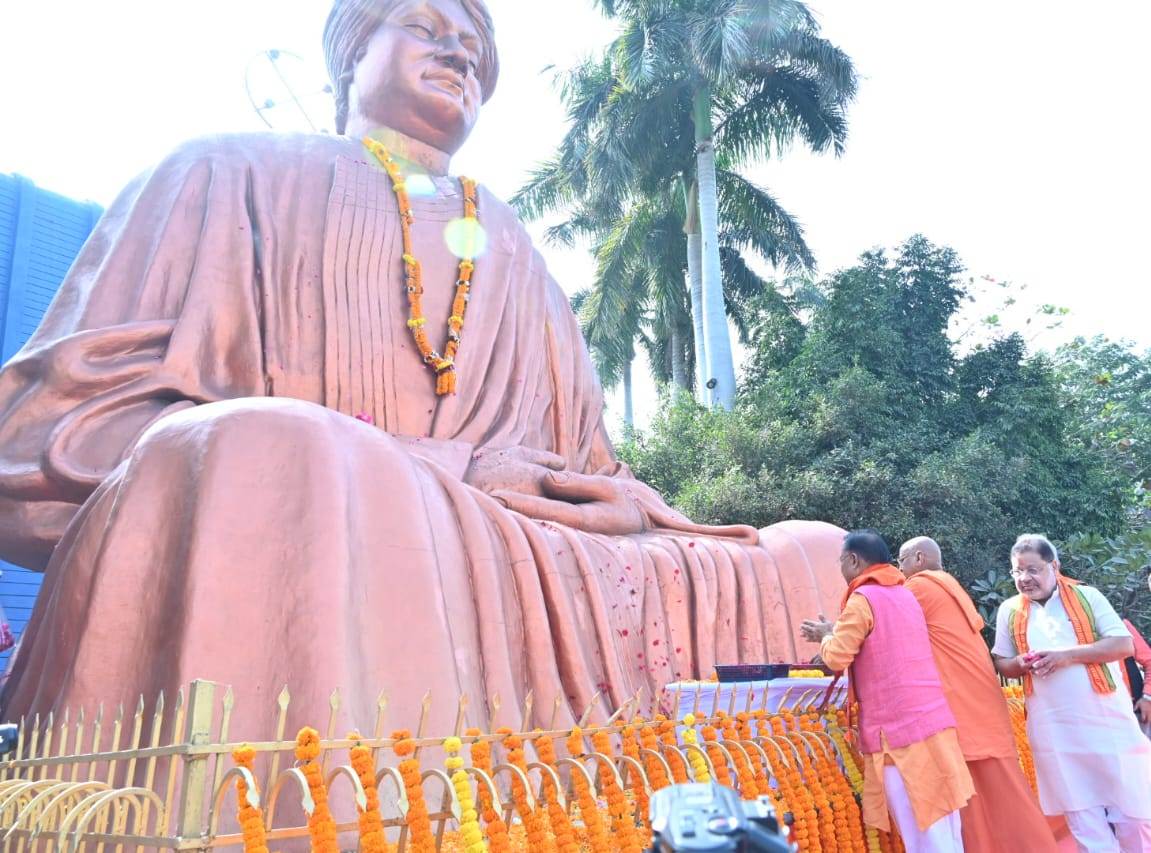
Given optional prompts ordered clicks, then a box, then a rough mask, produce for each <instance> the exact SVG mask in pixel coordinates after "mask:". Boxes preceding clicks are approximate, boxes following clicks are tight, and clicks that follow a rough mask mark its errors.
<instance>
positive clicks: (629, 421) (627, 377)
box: [623, 358, 635, 430]
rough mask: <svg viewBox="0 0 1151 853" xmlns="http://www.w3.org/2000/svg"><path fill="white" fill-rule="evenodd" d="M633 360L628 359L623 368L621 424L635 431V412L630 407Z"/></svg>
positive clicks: (631, 406)
mask: <svg viewBox="0 0 1151 853" xmlns="http://www.w3.org/2000/svg"><path fill="white" fill-rule="evenodd" d="M633 361H635V359H634V358H629V359H628V361H627V364H625V365H624V368H623V424H624V427H625V428H627V429H629V430H632V429H635V410H634V408H633V405H632V402H633V401H632V390H631V366H632V362H633Z"/></svg>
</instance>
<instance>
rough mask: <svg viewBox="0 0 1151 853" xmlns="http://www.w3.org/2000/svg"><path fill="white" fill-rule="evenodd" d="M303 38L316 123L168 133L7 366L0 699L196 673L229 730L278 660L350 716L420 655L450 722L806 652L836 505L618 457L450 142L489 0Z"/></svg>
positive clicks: (153, 689)
mask: <svg viewBox="0 0 1151 853" xmlns="http://www.w3.org/2000/svg"><path fill="white" fill-rule="evenodd" d="M325 51H326V55H327V59H328V64H329V68H330V70H331V73H332V77H333V81H334V83H335V88H336V94H337V105H338V115H339V120H338V125H339V131H340V135H338V136H325V135H274V134H251V135H236V136H220V137H212V138H208V139H204V140H200V141H196V142H193V143H190V144H188V145H186V146H184V147H182V148H180V149H179V150H177V151H176V152H175V153H173V154H172V155H171V156H170V157H168V159H166V160H165V161H164V162H163V163H161V164H160V165H159V166H158V167H156V168H155V169H154V170H153V171H151V172H150V173H149V174H147V175H145V176H144V177H142V178H141V179H139V180H138V181H137V182H135V183H134V184H132V185H131V186H130V187H128V188H127V189H126V190H125V191H124V193H123V194H122V195H121V196H120V198H119V199H118V200H117V201H116V202H115V204H114V205H112V207H111V208H110V209H109V211H108V212H107V214H106V215H105V216H104V218H103V220H102V221H101V222H100V224H99V226H98V227H97V229H96V231H95V233H94V234H93V235H92V237H91V239H90V241H89V242H88V244H87V246H86V247H85V248H84V250H83V252H82V253H81V255H80V256H79V258H78V259H77V261H76V263H75V265H74V267H73V268H72V270H71V272H70V274H69V275H68V278H67V280H66V281H65V282H64V284H63V286H62V288H61V290H60V293H59V295H58V296H57V298H56V300H55V302H54V303H53V305H52V307H51V309H50V310H49V312H48V314H47V316H46V317H45V318H44V322H43V324H42V326H41V327H40V329H39V331H38V332H37V333H36V334H35V336H34V337H33V338H32V340H31V341H29V343H28V345H27V346H26V347H25V348H24V349H23V350H22V351H21V352H20V353H19V354H18V355H17V356H16V358H14V359H13V360H12V361H11V362H10V363H9V364H8V365H7V366H6V367H5V368H4V370H3V372H2V373H0V556H3V557H4V558H5V559H8V560H12V561H14V562H16V563H19V564H22V565H25V566H29V567H33V568H38V569H44V570H45V571H46V577H45V582H44V586H43V591H42V593H41V597H40V600H39V602H38V604H37V607H36V610H35V613H34V615H33V617H32V620H31V622H30V624H29V626H28V628H27V631H26V633H25V635H24V637H23V641H22V647H21V649H20V651H19V654H18V656H17V658H16V660H15V662H14V665H13V668H12V670H11V673H10V677H9V679H8V682H7V685H6V687H5V691H4V694H3V697H2V702H3V709H2V710H3V715H4V716H5V717H7V718H15V717H18V716H19V715H21V714H26V713H29V712H33V711H39V712H46V711H48V710H52V709H61V708H63V707H71V708H72V710H73V713H75V711H76V710H77V708H78V707H80V706H85V707H87V708H89V709H91V708H92V707H94V705H95V704H96V703H97V702H102V703H103V704H104V705H105V707H114V706H115V704H116V703H120V702H122V703H124V705H125V706H126V707H128V708H131V707H132V706H133V705H134V704H135V702H136V699H137V697H138V696H139V695H140V694H144V695H145V696H148V697H151V696H154V695H156V694H157V693H158V692H159V691H161V690H163V691H166V692H167V693H168V695H169V696H171V693H172V691H174V690H176V689H178V688H179V687H180V686H181V685H186V684H187V683H188V682H189V681H190V680H192V679H196V678H199V679H208V680H213V681H218V682H223V683H227V684H230V685H232V687H233V689H234V690H235V691H236V694H237V703H236V711H235V714H234V716H233V723H232V731H233V733H234V735H235V736H236V737H241V738H244V737H247V738H257V737H270V736H271V731H270V730H271V728H272V724H271V721H272V719H273V713H274V710H275V702H274V697H275V696H276V694H277V693H278V692H279V691H280V689H281V688H282V687H283V686H284V685H285V684H287V685H288V686H289V688H290V690H291V693H292V697H293V699H292V708H293V709H294V711H293V712H294V714H296V715H297V717H298V719H296V720H294V722H296V723H302V722H312V723H322V721H324V720H326V719H327V714H328V699H329V695H330V693H331V691H332V689H333V688H335V687H339V688H340V690H341V691H342V695H343V708H344V710H343V713H344V714H345V715H346V718H347V719H346V720H345V722H347V723H349V724H355V725H360V726H370V725H371V722H370V721H371V720H372V719H373V717H374V714H375V709H376V699H377V696H378V694H379V692H380V691H381V690H386V691H387V692H388V695H389V697H390V700H391V704H390V709H391V710H390V711H389V719H390V720H391V721H392V722H394V723H395V724H397V725H400V724H408V725H411V724H412V722H413V721H414V719H415V718H416V715H417V710H418V706H419V702H420V699H421V697H422V696H423V694H424V693H425V691H427V690H429V689H431V690H432V691H433V694H434V695H436V696H439V697H442V699H443V700H444V701H441V702H437V703H436V704H435V706H434V708H435V711H434V714H435V715H437V716H434V718H433V719H432V720H430V721H429V726H430V727H429V729H428V730H429V731H447V730H448V729H449V728H450V727H451V725H452V723H453V720H454V714H455V707H454V699H455V697H456V696H457V695H458V694H459V693H462V692H466V693H467V694H469V696H470V697H471V698H472V704H471V707H472V714H471V722H472V723H473V724H476V725H483V724H485V723H486V722H488V720H489V708H488V705H487V702H486V701H485V700H486V699H487V698H489V697H491V696H492V695H494V694H499V695H500V696H501V697H502V699H503V704H504V706H505V708H506V707H510V706H513V705H515V704H516V703H518V702H520V701H522V699H523V697H524V696H525V695H526V693H527V692H528V691H529V690H534V692H535V697H536V708H537V709H540V713H539V715H538V719H537V721H546V720H547V719H549V718H550V716H551V713H552V706H553V701H554V700H557V699H558V700H559V701H560V704H561V721H570V720H571V718H572V717H573V716H578V715H579V714H580V713H581V711H582V709H583V708H584V707H585V706H587V705H588V704H589V703H591V702H592V700H593V697H594V696H595V694H596V693H597V692H598V693H600V694H601V696H602V698H601V699H600V700H599V701H600V703H601V705H600V707H601V710H603V709H606V708H608V707H615V706H618V705H619V704H621V703H622V702H623V701H624V700H625V699H627V698H628V697H630V696H632V695H634V694H635V693H636V691H637V690H639V689H640V688H644V689H645V690H646V694H645V703H646V702H647V701H650V699H651V697H652V696H653V695H654V694H655V692H656V691H658V689H659V688H660V687H661V686H662V685H663V684H665V683H666V682H668V681H671V680H675V679H676V678H681V677H682V678H688V677H693V676H700V675H704V676H706V674H708V673H709V672H710V671H711V668H712V667H713V665H714V664H716V663H717V662H718V663H728V662H731V663H734V662H751V661H756V662H758V661H767V660H776V661H780V660H797V659H800V658H807V657H809V656H810V655H812V654H814V653H815V652H816V648H815V647H814V646H813V645H809V644H806V643H805V642H804V641H803V640H802V639H801V637H800V636H799V633H798V630H799V621H800V618H801V617H802V616H806V615H810V614H814V613H817V612H820V611H821V610H822V611H823V612H827V613H831V612H833V611H834V608H835V606H836V603H837V602H838V600H839V598H840V596H841V594H842V592H843V581H842V579H841V578H840V576H839V572H838V570H837V568H836V561H835V557H836V555H837V554H838V551H839V545H840V539H841V532H840V531H838V529H837V528H834V527H832V526H830V525H825V524H820V523H815V522H784V523H781V524H779V525H776V526H774V527H770V528H767V529H766V530H762V531H756V530H754V529H752V528H749V527H743V526H730V527H704V526H700V525H696V524H693V523H691V522H690V521H689V520H687V519H686V518H684V517H683V516H682V515H680V514H679V513H677V512H675V511H674V510H672V509H670V508H669V507H668V506H667V505H666V504H665V503H664V502H663V501H662V500H661V498H660V497H659V495H657V494H656V493H655V492H654V491H653V490H652V489H650V488H648V487H646V486H645V485H643V484H642V483H640V482H638V481H637V480H635V479H634V477H633V476H632V475H631V474H630V472H629V471H628V469H627V468H626V467H625V466H624V465H622V464H621V463H620V462H619V461H618V460H617V459H616V457H615V455H614V453H613V451H612V448H611V445H610V443H609V441H608V438H607V436H606V433H605V431H604V426H603V400H602V395H601V391H600V388H599V386H598V384H597V381H596V377H595V374H594V372H593V368H592V366H591V363H590V361H589V359H588V356H587V353H586V351H585V348H584V344H583V341H582V339H581V336H580V332H579V328H578V327H577V324H576V321H575V319H574V317H573V316H572V312H571V309H570V308H569V305H568V301H567V299H566V298H565V296H564V293H563V291H562V290H561V289H560V288H559V286H557V284H556V283H555V282H554V281H553V280H552V279H551V277H550V276H549V275H548V273H547V271H546V270H545V268H544V264H543V262H542V260H541V258H540V256H539V254H538V253H537V252H536V251H535V250H534V249H533V247H532V244H531V242H530V240H529V239H528V237H527V235H526V233H525V231H524V229H523V227H522V226H521V224H520V223H519V222H518V221H517V219H516V217H515V215H514V214H513V213H512V211H511V210H510V209H509V208H508V207H507V206H505V205H504V204H503V203H502V202H500V201H499V200H498V199H496V198H494V197H492V195H490V194H489V193H488V192H487V191H486V190H484V189H483V188H482V187H480V188H479V190H478V191H477V198H476V204H475V214H476V218H478V223H479V228H480V229H482V232H483V233H482V235H481V234H479V233H478V231H477V229H476V228H475V227H474V225H475V223H474V222H472V221H471V219H470V214H471V212H472V211H471V206H470V203H469V202H468V198H467V197H469V196H470V195H471V193H472V188H471V185H470V184H467V183H463V182H461V181H459V180H456V179H452V178H449V177H448V165H449V159H450V157H451V155H452V154H453V153H454V152H455V151H456V150H457V149H458V148H459V147H460V145H461V144H462V143H463V142H464V140H465V139H466V138H467V136H468V134H469V132H470V131H471V129H472V127H473V125H474V123H475V120H476V118H477V115H478V112H479V108H480V105H481V103H482V102H483V101H484V100H486V99H487V97H489V96H490V95H491V93H492V89H493V87H494V86H495V81H496V76H497V67H498V66H497V57H496V51H495V46H494V44H493V40H492V26H491V21H490V18H489V16H488V13H487V11H486V10H485V8H484V6H483V3H482V0H420V2H415V0H401V2H397V0H336V3H335V6H334V8H333V10H332V13H331V16H330V18H329V21H328V25H327V29H326V32H325ZM366 139H370V142H368V141H365V140H366ZM389 158H390V159H389ZM389 170H390V171H391V174H390V173H389ZM478 177H482V176H478ZM405 207H406V208H408V210H404V209H403V208H405ZM461 220H462V221H461ZM409 221H410V225H409ZM445 230H447V231H448V232H449V236H452V235H454V236H452V239H448V240H446V239H445ZM468 243H472V244H474V248H475V251H474V253H473V251H472V249H470V248H468V247H467V245H466V244H468ZM484 243H486V246H482V245H481V244H484ZM461 246H462V247H461ZM481 249H482V251H481ZM473 254H474V258H473V257H472V255H473ZM461 256H462V257H461ZM505 721H508V717H507V716H506V715H505ZM517 722H518V720H517Z"/></svg>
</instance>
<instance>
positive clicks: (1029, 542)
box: [1011, 533, 1059, 563]
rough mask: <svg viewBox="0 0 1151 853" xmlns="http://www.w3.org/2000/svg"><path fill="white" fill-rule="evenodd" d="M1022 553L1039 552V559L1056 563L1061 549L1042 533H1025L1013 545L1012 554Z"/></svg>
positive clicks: (1014, 555)
mask: <svg viewBox="0 0 1151 853" xmlns="http://www.w3.org/2000/svg"><path fill="white" fill-rule="evenodd" d="M1020 554H1038V555H1039V559H1041V560H1043V561H1044V562H1047V563H1054V562H1055V561H1056V560H1058V559H1059V549H1058V548H1056V547H1055V546H1054V545H1052V544H1051V540H1050V539H1048V538H1047V537H1046V536H1044V535H1042V534H1040V533H1024V534H1023V535H1022V536H1020V537H1019V538H1018V539H1016V540H1015V544H1014V545H1012V546H1011V556H1012V557H1018V556H1019V555H1020Z"/></svg>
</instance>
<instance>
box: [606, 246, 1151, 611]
mask: <svg viewBox="0 0 1151 853" xmlns="http://www.w3.org/2000/svg"><path fill="white" fill-rule="evenodd" d="M962 274H963V269H962V265H961V263H960V261H959V259H958V258H957V256H956V255H955V253H954V252H953V251H952V250H950V249H947V248H943V247H939V246H935V245H933V244H932V243H930V242H929V241H927V240H926V239H924V238H923V237H918V236H917V237H913V238H911V239H910V240H908V241H907V242H906V243H904V244H903V245H902V246H900V247H898V248H897V249H896V250H895V251H893V252H890V253H887V252H881V251H875V252H868V253H866V254H864V255H862V256H861V258H860V261H859V263H858V264H857V265H856V266H854V267H851V268H849V269H846V270H842V271H840V272H837V273H835V274H833V275H832V276H830V277H829V278H828V279H827V280H825V281H823V282H821V283H819V284H817V285H801V286H797V287H789V288H785V289H783V290H782V291H772V292H769V293H767V294H764V295H760V296H757V297H753V298H750V299H748V300H747V302H746V303H745V304H742V305H740V306H738V307H739V310H741V311H742V312H744V316H745V317H750V318H751V322H750V324H749V347H750V356H749V358H748V361H747V366H746V369H745V376H744V381H743V385H742V388H741V393H740V399H739V402H738V405H737V407H736V410H735V411H734V412H730V413H728V412H723V411H708V410H706V409H704V408H701V407H700V406H698V405H697V404H696V403H695V402H694V401H692V400H691V398H690V397H689V396H688V395H687V394H682V393H680V394H672V395H670V396H669V397H668V399H667V400H666V405H665V406H664V408H663V411H662V412H661V413H660V414H659V415H658V416H657V417H656V419H655V420H654V422H653V424H652V426H651V428H650V430H648V431H645V432H642V433H638V432H633V433H629V435H628V436H626V438H625V440H624V442H623V443H622V446H621V448H620V452H621V455H622V456H623V458H624V459H625V460H626V461H627V462H628V463H629V464H630V465H631V466H632V468H633V470H634V471H635V473H636V475H637V476H638V477H640V478H641V479H643V480H644V481H646V482H648V483H650V484H651V485H653V486H655V487H656V488H658V489H659V490H660V491H661V492H662V493H663V494H664V495H665V496H666V497H667V498H668V499H669V500H670V501H671V502H672V503H674V504H675V505H676V506H677V507H678V508H680V509H682V510H683V511H684V512H686V513H687V514H688V515H690V516H691V517H692V518H694V519H695V520H697V521H701V522H709V523H731V522H742V523H746V524H753V525H756V526H765V525H768V524H771V523H773V522H775V521H779V520H781V519H786V518H811V519H823V520H826V521H829V522H832V523H834V524H837V525H840V526H841V527H844V528H849V529H850V528H858V527H875V528H876V529H878V530H880V531H881V532H882V533H883V534H884V536H885V537H886V538H887V539H888V542H889V543H890V544H891V545H892V547H893V548H894V547H896V546H898V545H899V543H900V542H902V541H904V540H905V539H907V538H910V537H912V536H915V535H920V534H926V535H930V536H932V537H934V538H935V539H936V540H938V541H939V543H940V545H941V546H942V548H943V550H944V555H945V561H946V564H947V566H948V568H949V569H950V570H951V571H953V572H954V573H955V574H957V576H958V577H959V578H960V579H961V580H962V581H963V582H964V584H965V585H966V586H967V588H968V589H969V590H970V591H972V593H973V595H974V597H975V598H976V600H977V603H978V604H979V605H980V606H981V608H983V609H984V611H985V613H987V614H988V615H990V613H991V612H992V611H993V610H994V608H995V607H996V606H997V605H998V603H999V601H1001V600H1002V598H1003V596H1004V595H1009V594H1011V593H1012V592H1013V589H1012V586H1011V583H1010V579H1009V577H1008V576H1007V573H1006V570H1007V567H1008V561H1007V555H1008V551H1009V549H1010V547H1011V544H1012V542H1014V540H1015V537H1016V536H1017V535H1018V534H1020V533H1023V532H1041V533H1045V534H1046V535H1048V536H1050V537H1051V538H1052V539H1054V540H1055V541H1056V542H1058V543H1059V544H1061V545H1062V546H1063V551H1064V566H1065V570H1066V571H1067V572H1068V574H1071V575H1073V576H1076V577H1080V578H1082V579H1083V580H1085V581H1087V582H1089V583H1093V584H1096V585H1098V586H1100V588H1101V589H1102V590H1103V591H1104V592H1105V593H1106V594H1108V596H1109V598H1110V599H1111V601H1112V602H1113V603H1114V604H1115V605H1116V606H1117V607H1119V608H1122V609H1125V610H1126V615H1128V616H1129V617H1131V618H1133V620H1134V621H1136V623H1137V624H1139V626H1140V628H1141V629H1143V631H1144V633H1147V632H1148V631H1151V606H1149V605H1151V594H1149V593H1148V591H1147V586H1146V569H1145V567H1146V566H1147V565H1148V564H1149V563H1151V531H1149V530H1148V529H1147V520H1148V508H1149V506H1151V502H1149V500H1148V493H1149V492H1151V483H1149V482H1148V479H1149V478H1151V353H1139V352H1136V351H1135V350H1133V349H1132V348H1131V347H1129V346H1126V345H1123V344H1119V343H1115V342H1111V341H1108V340H1106V339H1103V338H1097V339H1094V340H1091V341H1087V340H1077V341H1075V342H1074V343H1072V344H1070V345H1067V346H1063V347H1061V348H1060V349H1058V350H1057V351H1056V352H1054V353H1042V352H1038V353H1032V352H1029V350H1028V347H1027V345H1026V344H1025V340H1024V338H1023V337H1022V335H1021V334H1019V333H1007V332H1004V331H1002V330H998V331H997V332H996V335H995V336H994V337H991V338H989V339H988V340H986V341H985V342H984V343H983V344H981V345H979V346H976V347H974V348H971V349H969V350H968V351H965V352H960V349H959V347H958V346H957V344H956V343H955V337H956V336H955V333H954V321H955V318H956V316H957V314H958V313H959V312H960V309H961V307H962V306H964V304H965V303H966V302H967V301H968V300H969V299H970V296H969V292H968V291H969V288H970V282H969V280H967V279H965V278H964V277H963V275H962ZM1051 312H1052V309H1051V308H1050V306H1048V307H1046V308H1044V309H1041V313H1051ZM989 319H990V320H991V321H992V323H994V322H995V321H996V320H997V318H989Z"/></svg>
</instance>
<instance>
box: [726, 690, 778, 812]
mask: <svg viewBox="0 0 1151 853" xmlns="http://www.w3.org/2000/svg"><path fill="white" fill-rule="evenodd" d="M735 719H736V721H737V722H738V723H739V740H740V741H742V742H743V743H744V745H745V746H746V745H747V744H749V743H750V742H751V741H752V739H753V738H754V733H753V731H752V728H751V714H750V713H749V712H748V711H741V712H740V713H738V714H736V715H735ZM747 755H748V758H749V760H750V761H751V769H752V773H753V774H754V777H755V787H756V793H757V794H758V795H759V796H761V797H763V796H769V797H771V798H772V800H773V801H775V803H776V809H777V810H778V811H780V812H781V813H782V811H783V809H782V808H780V803H779V800H778V797H777V796H776V790H775V789H774V788H773V787H771V780H770V779H768V778H767V768H766V767H765V766H764V763H763V756H762V755H760V754H759V751H758V750H756V749H752V748H750V747H748V749H747Z"/></svg>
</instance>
